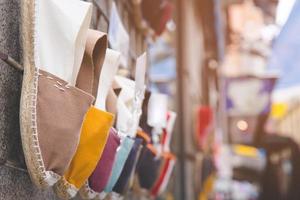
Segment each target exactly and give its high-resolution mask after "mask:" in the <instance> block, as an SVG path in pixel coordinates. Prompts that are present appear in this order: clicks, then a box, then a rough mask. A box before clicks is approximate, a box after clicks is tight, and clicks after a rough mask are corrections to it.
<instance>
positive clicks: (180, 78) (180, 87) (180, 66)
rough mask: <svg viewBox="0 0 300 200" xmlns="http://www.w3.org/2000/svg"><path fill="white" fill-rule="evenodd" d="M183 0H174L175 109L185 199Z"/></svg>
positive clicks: (183, 197) (182, 192)
mask: <svg viewBox="0 0 300 200" xmlns="http://www.w3.org/2000/svg"><path fill="white" fill-rule="evenodd" d="M183 4H184V0H176V21H177V35H176V37H177V48H176V49H177V56H176V57H177V111H178V122H179V123H178V133H179V170H180V179H179V180H180V199H185V197H186V188H185V185H186V184H185V182H186V181H185V136H184V114H185V112H184V95H182V94H184V92H183V91H184V61H183V49H184V45H183V38H184V33H185V32H184V31H183V16H184V12H185V11H184V9H183V8H184V5H183Z"/></svg>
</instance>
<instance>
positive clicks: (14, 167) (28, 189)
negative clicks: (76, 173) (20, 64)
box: [0, 0, 56, 200]
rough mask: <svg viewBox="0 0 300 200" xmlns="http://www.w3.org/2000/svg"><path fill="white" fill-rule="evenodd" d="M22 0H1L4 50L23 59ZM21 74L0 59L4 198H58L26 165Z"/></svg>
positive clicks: (1, 45)
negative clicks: (21, 122) (32, 178)
mask: <svg viewBox="0 0 300 200" xmlns="http://www.w3.org/2000/svg"><path fill="white" fill-rule="evenodd" d="M19 6H20V2H19V0H0V50H1V51H3V52H5V53H8V54H9V55H10V56H12V57H13V58H15V59H16V60H19V61H20V58H21V55H20V54H21V49H20V42H19V17H20V8H19ZM21 81H22V80H21V74H20V73H19V72H17V71H16V70H14V69H12V68H11V67H9V66H7V65H6V64H5V63H3V62H2V61H0V199H1V200H2V199H3V200H4V199H5V200H18V199H21V200H27V199H30V200H40V199H56V197H55V195H54V193H53V192H52V191H41V190H39V189H37V188H36V187H35V186H33V185H32V183H31V181H30V178H29V176H28V174H27V172H26V170H21V169H24V168H25V165H24V159H23V153H22V147H21V140H20V131H19V129H20V128H19V101H20V91H21Z"/></svg>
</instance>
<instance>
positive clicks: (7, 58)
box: [0, 51, 24, 72]
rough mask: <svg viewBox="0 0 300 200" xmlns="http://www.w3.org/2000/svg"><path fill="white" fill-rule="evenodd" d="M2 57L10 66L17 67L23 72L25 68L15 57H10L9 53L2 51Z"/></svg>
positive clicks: (0, 57)
mask: <svg viewBox="0 0 300 200" xmlns="http://www.w3.org/2000/svg"><path fill="white" fill-rule="evenodd" d="M0 59H1V60H3V61H4V62H6V63H7V64H8V65H9V66H11V67H13V68H15V69H17V70H18V71H21V72H23V71H24V69H23V67H22V65H21V64H19V63H18V62H17V61H16V60H15V59H13V58H12V57H10V56H9V55H7V54H5V53H3V52H1V51H0Z"/></svg>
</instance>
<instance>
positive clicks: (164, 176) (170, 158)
mask: <svg viewBox="0 0 300 200" xmlns="http://www.w3.org/2000/svg"><path fill="white" fill-rule="evenodd" d="M163 159H164V160H165V162H164V163H163V165H162V167H161V171H160V174H159V176H158V178H157V180H156V182H155V184H154V185H153V187H152V189H151V195H152V196H154V197H157V196H158V195H160V194H162V193H163V192H164V191H165V189H166V188H167V186H168V183H169V180H170V177H171V175H172V172H173V170H174V167H175V163H176V157H175V156H174V155H173V154H171V153H164V154H163Z"/></svg>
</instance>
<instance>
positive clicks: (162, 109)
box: [147, 93, 168, 130]
mask: <svg viewBox="0 0 300 200" xmlns="http://www.w3.org/2000/svg"><path fill="white" fill-rule="evenodd" d="M167 112H168V96H167V95H165V94H161V93H152V94H151V96H150V99H149V104H148V120H147V123H148V124H149V125H150V126H152V127H154V128H156V129H157V130H159V129H161V128H166V125H167V119H166V116H167Z"/></svg>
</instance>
